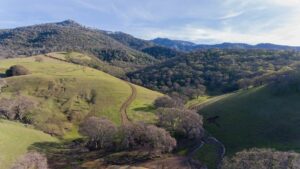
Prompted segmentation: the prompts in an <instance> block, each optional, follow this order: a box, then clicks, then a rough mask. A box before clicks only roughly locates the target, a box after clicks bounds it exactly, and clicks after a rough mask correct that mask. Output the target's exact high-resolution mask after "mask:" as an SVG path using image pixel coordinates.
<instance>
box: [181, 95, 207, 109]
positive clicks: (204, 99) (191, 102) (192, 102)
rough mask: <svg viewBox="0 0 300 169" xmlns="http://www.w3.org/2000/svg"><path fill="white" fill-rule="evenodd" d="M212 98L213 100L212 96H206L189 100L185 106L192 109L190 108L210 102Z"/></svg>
mask: <svg viewBox="0 0 300 169" xmlns="http://www.w3.org/2000/svg"><path fill="white" fill-rule="evenodd" d="M210 98H211V96H207V95H205V96H200V97H198V98H196V99H192V100H189V101H188V102H187V103H186V104H185V106H186V107H190V106H193V105H197V104H201V103H203V102H205V101H207V100H209V99H210Z"/></svg>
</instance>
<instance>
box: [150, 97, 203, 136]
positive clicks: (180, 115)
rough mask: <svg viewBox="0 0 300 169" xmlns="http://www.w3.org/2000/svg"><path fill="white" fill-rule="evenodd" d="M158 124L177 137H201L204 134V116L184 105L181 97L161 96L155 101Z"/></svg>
mask: <svg viewBox="0 0 300 169" xmlns="http://www.w3.org/2000/svg"><path fill="white" fill-rule="evenodd" d="M154 105H155V106H156V108H157V115H158V118H159V119H158V124H157V125H158V126H159V127H162V128H164V129H166V130H167V131H169V132H170V133H171V134H172V135H173V136H175V137H176V138H181V137H183V138H188V139H191V140H197V139H201V138H202V137H203V135H204V130H203V117H202V116H200V115H199V114H198V113H197V112H196V111H193V110H188V109H186V108H185V107H184V104H183V101H182V100H180V99H179V98H170V97H161V98H158V99H157V100H156V101H155V104H154Z"/></svg>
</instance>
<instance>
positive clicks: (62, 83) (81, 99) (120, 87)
mask: <svg viewBox="0 0 300 169" xmlns="http://www.w3.org/2000/svg"><path fill="white" fill-rule="evenodd" d="M38 57H42V58H43V61H42V62H37V61H36V57H29V58H17V59H8V60H1V61H0V71H2V73H4V71H5V70H6V69H7V68H9V67H10V66H12V65H16V64H18V65H22V66H24V67H26V68H27V69H29V70H30V72H31V74H30V75H25V76H17V77H10V78H5V80H6V81H7V83H8V87H6V88H4V89H3V92H2V93H1V96H0V98H8V99H9V98H16V97H19V96H25V97H26V98H29V99H31V100H33V101H34V102H36V103H37V104H38V106H36V107H34V108H32V110H31V112H30V114H29V115H28V116H29V117H28V118H29V119H30V120H31V121H32V122H33V124H34V125H35V126H36V127H37V128H39V129H41V130H43V131H45V132H47V133H51V134H55V135H59V136H63V135H65V134H66V133H67V136H68V137H69V138H72V137H77V135H78V134H77V132H76V128H77V124H78V123H79V122H80V121H81V120H83V119H84V118H85V117H86V116H88V115H96V116H104V117H107V118H108V119H110V120H112V121H114V122H115V123H116V124H121V115H120V108H121V106H122V104H123V103H124V102H125V101H126V99H127V98H128V97H129V96H130V95H131V92H132V91H131V88H130V86H129V85H128V83H127V82H125V81H123V80H120V79H118V78H115V77H113V76H111V75H109V74H106V73H104V72H101V71H98V70H96V69H92V68H89V67H84V66H80V65H75V64H71V63H67V62H64V61H59V60H56V59H52V58H48V57H45V56H42V55H41V56H38ZM137 88H138V90H137V91H138V92H137V97H136V100H134V102H133V104H132V105H130V107H128V109H130V111H129V112H130V113H129V112H128V114H132V115H133V117H132V118H133V119H132V120H135V119H134V117H139V118H140V119H149V120H152V119H153V114H152V113H151V110H148V109H146V108H147V107H151V105H152V102H153V101H154V100H155V99H156V98H157V97H159V96H161V95H162V94H160V93H157V92H153V91H150V90H148V89H145V88H142V87H137ZM144 95H146V96H144ZM129 116H130V115H129ZM148 116H149V117H148Z"/></svg>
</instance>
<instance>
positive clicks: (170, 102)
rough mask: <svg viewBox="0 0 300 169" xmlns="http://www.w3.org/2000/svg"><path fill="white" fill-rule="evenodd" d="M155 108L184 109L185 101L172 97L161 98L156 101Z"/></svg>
mask: <svg viewBox="0 0 300 169" xmlns="http://www.w3.org/2000/svg"><path fill="white" fill-rule="evenodd" d="M154 106H155V107H156V108H160V107H167V108H175V107H183V101H182V100H181V99H179V98H171V97H166V96H164V97H159V98H157V99H156V100H155V101H154Z"/></svg>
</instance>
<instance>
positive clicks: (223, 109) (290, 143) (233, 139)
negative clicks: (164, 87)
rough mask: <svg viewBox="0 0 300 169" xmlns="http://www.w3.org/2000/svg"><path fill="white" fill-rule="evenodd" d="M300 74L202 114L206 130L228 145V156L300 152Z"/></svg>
mask: <svg viewBox="0 0 300 169" xmlns="http://www.w3.org/2000/svg"><path fill="white" fill-rule="evenodd" d="M299 77H300V76H299V74H298V75H297V76H296V81H295V80H290V79H289V78H290V77H285V78H284V79H281V80H280V81H277V82H276V83H275V84H271V85H267V86H262V87H257V88H251V89H248V90H242V91H239V92H237V93H234V94H232V95H227V96H226V97H223V98H221V99H220V100H218V101H216V102H213V103H211V104H207V105H205V106H203V108H202V109H201V110H200V111H199V113H200V114H202V115H204V117H205V119H206V121H205V128H206V129H207V130H208V131H209V132H210V133H211V134H212V135H213V136H215V137H216V138H218V139H219V140H220V141H221V142H222V143H224V144H225V147H226V151H227V154H228V155H232V154H233V153H235V152H238V151H241V150H244V149H248V148H253V147H258V148H275V149H278V150H284V151H289V150H293V151H298V152H299V151H300V149H299V147H300V144H299V139H300V135H299V130H300V126H299V119H300V111H299V110H300V105H299V99H300V92H299V91H300V90H299V84H300V83H299V82H300V81H299Z"/></svg>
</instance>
